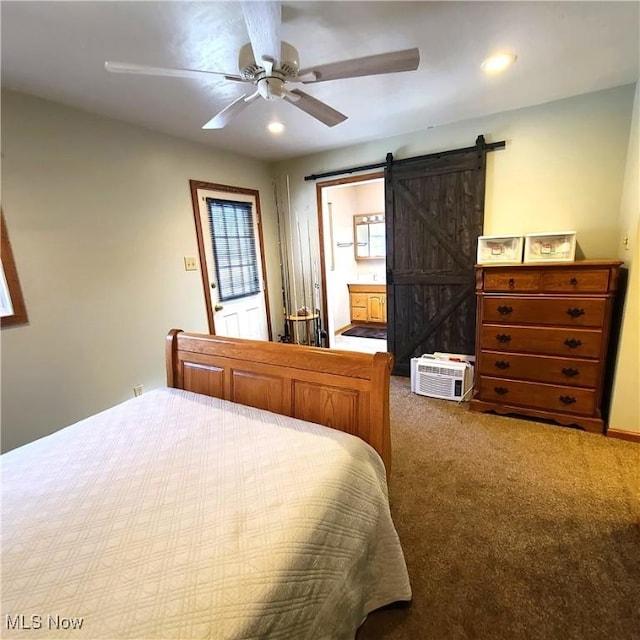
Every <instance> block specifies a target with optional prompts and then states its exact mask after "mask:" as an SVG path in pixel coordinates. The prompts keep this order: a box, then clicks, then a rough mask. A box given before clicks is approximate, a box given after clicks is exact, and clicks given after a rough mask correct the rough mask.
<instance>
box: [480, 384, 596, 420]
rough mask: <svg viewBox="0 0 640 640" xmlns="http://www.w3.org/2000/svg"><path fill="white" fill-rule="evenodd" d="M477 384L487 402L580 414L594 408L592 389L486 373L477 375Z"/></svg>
mask: <svg viewBox="0 0 640 640" xmlns="http://www.w3.org/2000/svg"><path fill="white" fill-rule="evenodd" d="M478 385H479V397H480V399H481V400H484V401H486V402H499V403H501V404H505V405H517V406H522V407H532V408H535V409H544V410H546V411H556V412H563V413H573V414H579V415H591V414H592V413H593V411H594V409H595V391H594V390H593V389H581V388H578V387H561V386H556V385H551V384H542V383H539V382H524V381H519V380H505V379H504V378H491V377H489V376H480V380H479V382H478Z"/></svg>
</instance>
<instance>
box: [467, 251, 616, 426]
mask: <svg viewBox="0 0 640 640" xmlns="http://www.w3.org/2000/svg"><path fill="white" fill-rule="evenodd" d="M621 264H622V262H618V261H611V260H582V261H578V262H563V263H560V262H555V263H547V264H520V265H515V266H506V265H478V266H476V294H477V300H478V310H477V328H476V386H475V390H474V395H473V399H472V401H471V409H472V410H474V411H497V412H498V413H512V414H521V415H526V416H531V417H534V418H544V419H550V420H555V421H556V422H559V423H560V424H565V425H577V426H580V427H582V428H584V429H586V430H587V431H593V432H597V433H602V432H603V431H604V421H603V419H602V414H601V406H602V391H603V382H604V369H605V364H606V355H607V346H608V342H609V328H610V323H611V313H612V309H613V302H614V296H615V293H616V289H617V285H618V274H619V269H620V265H621Z"/></svg>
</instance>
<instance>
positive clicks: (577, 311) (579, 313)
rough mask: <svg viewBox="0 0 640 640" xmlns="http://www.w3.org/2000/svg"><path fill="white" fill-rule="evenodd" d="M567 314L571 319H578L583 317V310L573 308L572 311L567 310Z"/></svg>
mask: <svg viewBox="0 0 640 640" xmlns="http://www.w3.org/2000/svg"><path fill="white" fill-rule="evenodd" d="M567 314H568V315H570V316H571V317H572V318H578V317H580V316H583V315H584V309H578V307H573V309H567Z"/></svg>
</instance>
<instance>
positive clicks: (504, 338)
mask: <svg viewBox="0 0 640 640" xmlns="http://www.w3.org/2000/svg"><path fill="white" fill-rule="evenodd" d="M496 340H497V341H498V342H502V344H504V343H505V342H509V341H510V340H511V336H510V335H509V334H508V333H499V334H498V335H496Z"/></svg>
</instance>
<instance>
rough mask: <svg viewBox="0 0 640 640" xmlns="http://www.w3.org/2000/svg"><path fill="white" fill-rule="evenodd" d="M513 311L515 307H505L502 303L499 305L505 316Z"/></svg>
mask: <svg viewBox="0 0 640 640" xmlns="http://www.w3.org/2000/svg"><path fill="white" fill-rule="evenodd" d="M512 312H513V307H505V306H502V305H500V306H499V307H498V313H500V314H502V315H503V316H508V315H509V314H510V313H512Z"/></svg>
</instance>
